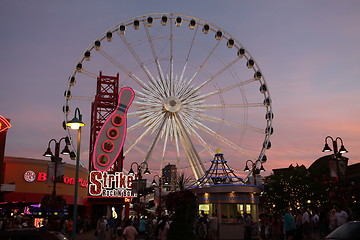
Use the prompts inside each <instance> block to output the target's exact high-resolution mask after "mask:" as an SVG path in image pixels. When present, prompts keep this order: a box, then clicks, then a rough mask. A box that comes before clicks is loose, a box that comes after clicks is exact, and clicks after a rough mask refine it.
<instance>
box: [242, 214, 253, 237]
mask: <svg viewBox="0 0 360 240" xmlns="http://www.w3.org/2000/svg"><path fill="white" fill-rule="evenodd" d="M244 228H245V231H244V240H251V233H252V219H251V216H250V215H249V214H248V213H247V212H244Z"/></svg>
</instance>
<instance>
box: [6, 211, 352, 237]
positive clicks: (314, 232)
mask: <svg viewBox="0 0 360 240" xmlns="http://www.w3.org/2000/svg"><path fill="white" fill-rule="evenodd" d="M238 220H239V221H238V222H241V224H243V226H244V236H243V238H244V239H245V240H250V239H251V237H252V232H253V230H254V229H255V228H258V229H259V237H260V240H280V239H287V240H303V239H304V240H305V239H306V240H307V239H320V238H321V237H324V236H326V235H327V234H328V233H330V232H331V231H333V230H334V229H336V228H337V227H339V226H341V225H342V224H344V223H345V222H347V221H348V220H349V216H348V213H347V212H346V211H344V210H342V209H341V208H339V207H337V208H332V209H328V210H324V211H321V212H319V213H318V212H315V211H309V210H307V209H302V210H300V209H290V208H287V209H286V210H285V211H284V212H282V213H274V214H271V215H270V214H260V216H259V222H257V221H253V219H252V217H251V215H250V214H247V213H246V212H244V213H243V214H242V215H241V218H240V219H238ZM32 223H33V220H31V219H27V218H22V216H21V215H19V216H17V217H15V218H13V221H9V219H6V218H3V219H1V221H0V228H1V229H2V230H4V229H9V228H26V227H34V226H32ZM55 223H56V228H57V229H56V230H57V231H59V232H62V233H63V234H64V235H66V236H68V237H70V236H71V233H72V231H73V227H74V223H73V221H72V219H71V218H70V217H69V218H60V217H57V218H56V219H55ZM48 224H49V222H48V221H47V220H44V221H43V223H42V227H41V228H43V229H47V228H48ZM75 224H76V230H77V233H82V232H89V231H91V230H92V229H93V228H94V227H95V236H96V237H97V239H98V240H135V239H136V240H166V239H167V235H168V231H169V229H170V227H171V219H170V217H169V216H161V217H155V216H154V215H151V214H150V215H147V216H142V217H139V218H137V217H131V218H129V219H126V220H123V221H122V220H121V219H120V218H117V219H115V218H113V217H110V218H107V217H105V216H103V217H101V218H100V219H98V220H97V222H96V224H91V220H90V218H89V217H85V218H80V217H78V219H77V221H76V223H75ZM218 226H219V220H218V218H217V216H216V214H215V213H213V214H212V215H211V217H209V216H208V215H207V214H205V213H204V212H203V211H202V212H201V214H200V215H199V217H198V218H197V219H196V221H195V224H194V226H193V231H194V234H195V235H196V236H197V239H198V240H217V239H218V235H219V229H218Z"/></svg>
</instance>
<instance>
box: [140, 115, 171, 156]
mask: <svg viewBox="0 0 360 240" xmlns="http://www.w3.org/2000/svg"><path fill="white" fill-rule="evenodd" d="M166 117H167V114H165V117H164V118H163V119H162V121H161V124H160V126H159V127H158V128H157V129H158V131H157V133H156V135H155V137H154V139H153V141H152V144H151V146H150V147H149V150H148V151H147V153H146V156H145V158H144V162H147V161H148V160H149V158H150V157H151V155H152V153H153V150H154V148H155V146H156V144H157V143H158V142H159V137H160V133H161V131H162V129H163V127H164V124H165V121H166Z"/></svg>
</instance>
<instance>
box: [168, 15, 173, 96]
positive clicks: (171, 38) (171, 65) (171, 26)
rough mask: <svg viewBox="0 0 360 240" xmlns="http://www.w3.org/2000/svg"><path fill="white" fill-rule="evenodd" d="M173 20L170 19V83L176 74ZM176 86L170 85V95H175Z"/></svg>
mask: <svg viewBox="0 0 360 240" xmlns="http://www.w3.org/2000/svg"><path fill="white" fill-rule="evenodd" d="M173 41H174V39H173V22H172V20H171V19H170V84H171V83H172V79H174V78H173V77H174V76H173V74H174V72H173V71H174V55H173V44H174V43H173ZM173 88H174V86H173V85H172V84H171V85H170V94H169V95H170V96H172V95H174V89H173Z"/></svg>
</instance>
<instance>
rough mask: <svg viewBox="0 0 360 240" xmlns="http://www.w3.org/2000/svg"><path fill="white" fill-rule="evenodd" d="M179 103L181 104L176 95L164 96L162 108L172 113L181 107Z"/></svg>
mask: <svg viewBox="0 0 360 240" xmlns="http://www.w3.org/2000/svg"><path fill="white" fill-rule="evenodd" d="M181 105H182V104H181V101H180V99H179V98H177V97H174V96H170V97H168V98H166V99H165V101H164V108H165V109H166V111H168V112H172V113H175V112H177V111H179V110H180V108H181Z"/></svg>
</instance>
